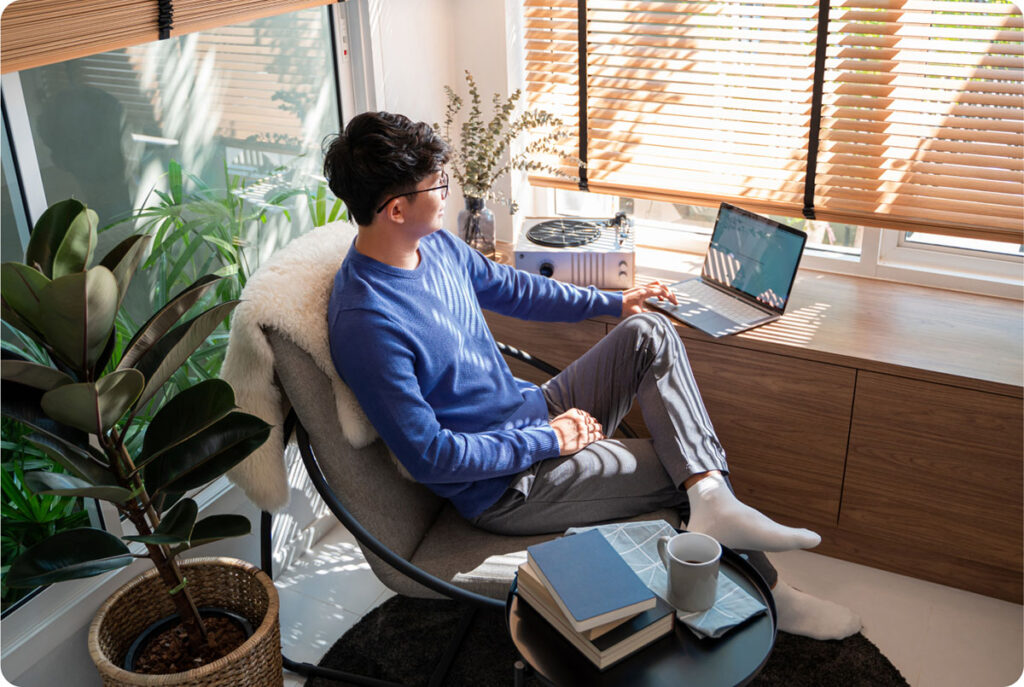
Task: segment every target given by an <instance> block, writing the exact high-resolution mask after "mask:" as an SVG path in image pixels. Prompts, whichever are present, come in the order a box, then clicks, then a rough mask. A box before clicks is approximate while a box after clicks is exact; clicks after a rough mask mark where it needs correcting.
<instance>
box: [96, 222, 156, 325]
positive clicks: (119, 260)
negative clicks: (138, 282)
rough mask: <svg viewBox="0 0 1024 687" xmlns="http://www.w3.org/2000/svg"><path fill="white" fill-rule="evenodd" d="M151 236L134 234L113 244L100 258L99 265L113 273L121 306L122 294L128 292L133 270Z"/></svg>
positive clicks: (118, 302) (119, 305)
mask: <svg viewBox="0 0 1024 687" xmlns="http://www.w3.org/2000/svg"><path fill="white" fill-rule="evenodd" d="M151 240H152V237H150V236H146V235H145V234H134V235H132V236H129V237H128V238H126V239H125V240H124V241H122V242H121V243H119V244H117V245H116V246H114V247H113V248H112V249H111V250H110V252H109V253H107V254H106V255H105V256H103V259H102V260H100V265H102V266H103V267H106V268H107V269H108V270H110V271H111V272H113V273H114V279H116V280H117V292H118V296H117V305H118V307H121V303H122V302H124V296H125V294H126V293H127V292H128V285H129V284H130V283H131V281H132V277H133V276H134V275H135V270H136V268H138V266H139V261H141V260H142V256H143V254H144V253H145V252H146V248H147V247H148V246H149V244H150V241H151Z"/></svg>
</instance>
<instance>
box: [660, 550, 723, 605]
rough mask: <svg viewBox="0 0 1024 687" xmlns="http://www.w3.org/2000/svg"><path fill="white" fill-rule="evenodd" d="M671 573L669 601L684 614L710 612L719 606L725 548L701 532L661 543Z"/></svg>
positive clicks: (666, 565)
mask: <svg viewBox="0 0 1024 687" xmlns="http://www.w3.org/2000/svg"><path fill="white" fill-rule="evenodd" d="M658 554H659V555H660V556H661V562H662V563H663V564H664V565H665V570H666V571H667V572H668V600H669V603H671V604H672V605H673V606H675V607H676V608H677V609H679V610H680V611H706V610H707V609H709V608H711V607H712V606H713V605H714V603H715V592H716V591H717V589H718V562H719V561H720V560H721V558H722V545H721V544H719V543H718V542H717V541H716V540H715V539H714V538H712V537H709V536H708V535H706V534H701V533H699V532H682V533H680V534H677V535H675V536H673V537H660V538H659V539H658Z"/></svg>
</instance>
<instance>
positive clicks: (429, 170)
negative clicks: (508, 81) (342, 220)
mask: <svg viewBox="0 0 1024 687" xmlns="http://www.w3.org/2000/svg"><path fill="white" fill-rule="evenodd" d="M448 152H449V151H448V147H447V145H446V144H445V143H444V141H443V140H441V139H440V138H439V137H438V136H437V135H436V134H435V133H434V132H433V131H432V130H431V128H430V127H429V126H428V125H426V124H424V123H418V124H417V123H413V122H412V121H410V120H409V119H407V118H406V117H403V116H401V115H395V114H389V113H386V112H379V113H365V114H362V115H359V116H357V117H355V118H354V119H352V121H351V122H350V123H349V125H348V126H347V127H346V129H345V131H344V132H343V133H342V134H341V135H340V136H338V137H337V138H336V139H334V140H333V141H332V142H331V144H330V145H329V148H328V150H327V152H326V155H325V158H324V173H325V175H326V177H327V179H328V182H329V184H330V187H331V190H332V191H333V192H334V194H335V195H336V196H338V197H339V198H341V199H342V200H343V201H344V202H345V204H346V206H347V207H348V210H349V213H350V214H351V217H352V218H353V219H354V220H355V222H356V224H357V225H358V228H359V229H358V235H357V237H356V239H355V241H354V242H353V245H352V247H351V249H350V250H349V253H348V255H347V257H346V258H345V260H344V261H343V263H342V265H341V267H340V269H339V270H338V273H337V276H336V277H335V282H334V288H333V291H332V293H331V298H330V306H329V308H328V331H329V334H330V342H331V355H332V358H333V360H334V365H335V367H336V368H337V370H338V373H339V375H341V377H342V379H344V381H345V382H346V383H347V384H348V385H349V387H350V388H351V389H352V391H353V392H354V393H355V395H356V397H357V398H358V400H359V402H360V404H361V405H362V407H363V410H364V411H365V412H366V414H367V416H368V418H369V419H370V421H371V422H372V423H373V425H374V427H375V428H376V429H377V431H378V433H379V434H380V436H381V438H382V439H383V440H384V441H385V443H386V444H387V445H388V447H389V448H390V449H391V451H392V452H393V453H394V454H395V456H396V457H397V458H398V460H399V461H400V462H401V464H402V465H403V466H404V467H405V469H406V470H407V471H408V472H409V474H410V475H411V476H412V477H413V478H414V479H416V480H417V481H419V482H421V483H423V484H425V485H426V486H427V487H429V488H430V489H431V490H433V491H434V492H435V493H437V494H438V495H440V496H442V497H444V498H447V499H448V500H450V501H451V502H452V504H453V505H454V506H455V507H456V508H457V509H458V511H459V512H460V513H461V514H462V515H463V517H465V518H466V519H468V520H470V521H471V522H473V523H474V524H476V525H477V526H479V527H482V528H485V529H488V530H491V531H495V532H500V533H506V534H530V533H546V532H561V531H564V530H565V529H566V528H567V527H570V526H580V525H587V524H592V523H597V522H603V521H609V520H616V519H623V518H626V517H629V516H632V515H637V514H639V513H644V512H648V511H650V510H653V509H656V508H664V507H674V508H676V509H677V510H679V512H680V513H681V516H682V518H683V520H684V521H685V522H686V524H687V527H688V529H691V530H695V531H700V532H704V533H706V534H709V535H711V536H713V537H715V538H716V539H718V540H719V541H721V542H722V543H723V544H725V545H727V546H730V547H733V548H738V549H743V550H749V551H750V552H751V553H749V554H748V556H749V558H750V560H751V562H752V563H753V564H754V565H755V566H756V567H758V569H759V570H760V571H761V573H762V575H764V576H765V578H766V579H767V580H768V582H769V584H772V585H774V594H775V597H776V605H777V606H778V608H779V620H780V628H781V629H783V630H786V631H789V632H794V633H797V634H803V635H807V636H813V637H818V638H834V637H844V636H846V635H849V634H852V633H853V632H856V631H857V630H858V629H859V628H860V621H859V620H858V619H857V618H856V616H854V615H853V614H852V613H851V612H850V611H848V610H847V609H845V608H842V607H840V606H837V605H836V604H833V603H831V602H828V601H822V600H820V599H816V598H814V597H811V596H808V595H806V594H803V593H801V592H799V591H797V590H795V589H793V588H792V587H789V586H788V585H785V584H784V583H781V582H780V583H777V584H776V582H777V575H776V573H775V570H774V568H773V567H772V566H771V564H770V563H769V562H768V560H767V558H766V557H765V556H764V554H763V553H761V552H763V551H784V550H790V549H797V548H810V547H813V546H816V545H817V544H818V542H819V541H820V538H819V537H818V535H816V534H815V533H813V532H811V531H809V530H805V529H795V528H790V527H785V526H783V525H780V524H778V523H776V522H773V521H772V520H770V519H769V518H768V517H766V516H764V515H763V514H761V513H760V512H758V511H756V510H754V509H753V508H750V507H749V506H747V505H745V504H743V503H741V502H740V501H739V500H738V499H736V497H735V496H734V495H733V493H732V489H731V486H730V484H729V482H728V479H727V474H728V465H727V463H726V461H725V452H724V451H723V450H722V447H721V445H720V444H719V442H718V439H717V437H716V436H715V433H714V429H713V427H712V425H711V421H710V419H709V418H708V416H707V413H706V411H705V410H704V405H703V403H702V401H701V399H700V394H699V392H698V391H697V386H696V383H695V382H694V379H693V375H692V372H691V371H690V367H689V363H688V361H687V358H686V353H685V351H684V350H683V345H682V341H681V340H680V338H679V337H678V336H677V335H676V333H675V331H674V329H673V328H672V326H671V325H670V324H669V323H668V321H667V320H666V319H665V318H664V317H663V316H661V315H657V314H652V313H646V312H645V311H644V306H643V304H644V300H645V299H647V298H649V297H652V296H654V297H657V298H660V299H664V298H668V299H669V300H672V301H673V302H674V301H675V297H674V296H673V295H672V293H671V292H670V291H669V290H668V289H667V288H666V287H665V286H663V285H661V284H659V283H658V282H654V283H652V284H649V285H647V286H639V287H635V288H632V289H627V290H626V291H624V292H621V293H609V292H602V291H598V290H597V289H595V288H593V287H591V288H586V289H584V288H580V287H576V286H572V285H569V284H563V283H560V282H557V281H555V280H551V279H545V278H543V277H539V276H536V275H530V274H526V273H524V272H519V271H517V270H515V269H513V268H511V267H509V266H507V265H498V264H496V263H494V262H491V261H489V260H487V259H486V258H484V257H483V256H482V255H480V254H479V253H478V252H476V251H474V250H472V249H470V248H469V247H468V246H467V245H466V244H464V243H463V242H461V241H459V240H458V239H457V238H455V237H454V236H452V235H451V234H450V233H449V232H447V231H439V230H440V229H441V228H442V221H443V218H444V210H445V199H446V198H447V194H448V177H447V174H446V173H445V172H444V165H445V163H446V162H447V160H448ZM481 308H485V309H489V310H494V311H496V312H499V313H502V314H505V315H509V316H512V317H518V318H521V319H528V320H543V321H566V322H573V321H580V320H583V319H586V318H589V317H595V316H598V315H614V316H622V317H625V318H626V319H625V320H623V322H622V323H621V324H620V325H619V326H617V327H616V328H615V329H614V330H613V331H612V332H611V333H609V334H608V336H606V337H605V338H604V339H603V340H602V341H600V342H599V343H598V344H597V345H595V346H594V348H592V349H591V350H590V351H588V352H587V353H586V354H585V355H584V356H582V357H581V358H580V359H579V360H577V361H575V362H574V363H573V364H572V365H570V366H569V367H568V368H567V369H566V370H564V371H563V372H562V373H561V374H559V375H557V376H556V377H554V378H553V379H552V380H550V381H549V382H548V383H546V384H545V385H544V386H543V387H537V386H535V385H533V384H529V383H527V382H524V381H521V380H518V379H516V378H514V377H513V376H512V374H511V373H510V372H509V369H508V366H507V365H506V364H505V362H504V360H503V359H502V357H501V354H500V353H499V352H498V350H497V347H496V346H495V343H494V339H493V337H492V336H491V334H490V331H489V330H488V328H487V325H486V323H485V321H484V319H483V315H482V312H481ZM634 398H636V399H637V400H638V402H639V405H640V407H641V409H642V411H643V414H644V419H645V422H646V423H647V425H648V428H649V429H650V430H651V434H652V437H653V438H652V439H650V440H624V441H617V440H611V439H607V438H606V437H605V429H606V428H607V430H608V433H609V434H611V433H613V431H614V428H615V427H616V426H617V425H618V424H619V422H620V421H621V420H622V418H623V416H624V415H625V413H626V412H627V411H628V410H629V408H630V406H631V404H632V402H633V400H634Z"/></svg>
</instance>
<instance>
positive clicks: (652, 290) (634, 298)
mask: <svg viewBox="0 0 1024 687" xmlns="http://www.w3.org/2000/svg"><path fill="white" fill-rule="evenodd" d="M652 296H653V297H655V298H657V299H658V300H659V301H663V300H665V299H666V298H667V299H668V300H669V302H671V303H672V305H679V301H677V300H676V295H675V294H674V293H672V291H670V290H669V288H668V287H667V286H665V285H664V284H662V283H661V282H659V281H652V282H651V283H650V284H648V285H647V286H634V287H633V288H631V289H626V290H625V291H623V292H622V316H623V317H629V316H630V315H636V314H638V313H642V312H645V309H644V301H645V300H647V299H648V298H651V297H652Z"/></svg>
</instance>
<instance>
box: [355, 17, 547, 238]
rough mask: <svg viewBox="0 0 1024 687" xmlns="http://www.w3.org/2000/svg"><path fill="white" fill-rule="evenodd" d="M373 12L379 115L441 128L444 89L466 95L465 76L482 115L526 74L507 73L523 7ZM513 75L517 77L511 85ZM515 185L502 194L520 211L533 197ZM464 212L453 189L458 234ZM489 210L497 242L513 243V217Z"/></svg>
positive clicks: (506, 183) (451, 219)
mask: <svg viewBox="0 0 1024 687" xmlns="http://www.w3.org/2000/svg"><path fill="white" fill-rule="evenodd" d="M368 5H369V7H370V10H369V12H368V15H369V20H370V22H371V23H372V28H371V40H372V41H373V42H374V51H373V53H374V54H373V55H372V56H371V57H370V59H373V60H376V61H377V64H376V70H375V73H376V75H377V77H378V78H380V79H381V84H379V85H378V88H377V92H378V93H379V94H380V96H381V99H380V101H379V102H377V103H376V105H377V107H378V108H380V109H384V110H388V111H391V112H398V113H401V114H404V115H406V116H408V117H410V118H411V119H414V120H416V121H425V122H428V123H431V124H433V123H434V122H441V121H443V118H444V108H445V104H446V100H445V96H444V86H445V85H449V86H451V87H452V88H454V89H455V90H456V92H458V93H459V94H460V95H462V96H464V97H465V96H467V95H468V94H467V92H466V82H465V76H464V71H465V70H466V69H468V70H469V71H470V72H472V74H473V77H474V79H475V80H476V82H477V85H478V86H479V88H480V93H481V96H482V98H483V100H484V104H485V109H484V113H485V116H487V115H488V113H489V112H490V109H489V108H490V100H491V95H492V94H494V93H500V94H501V95H502V97H508V95H509V94H510V93H511V92H512V91H513V90H515V88H516V87H518V85H519V83H516V81H521V70H519V69H512V70H510V69H509V55H513V56H517V55H518V54H519V51H518V50H515V49H513V50H511V51H510V49H509V46H510V41H514V42H515V45H518V34H519V31H518V28H517V25H518V24H519V21H518V20H517V19H516V17H518V15H519V12H520V1H519V0H386V1H385V0H369V2H368ZM510 74H513V75H518V78H513V79H512V81H513V83H510V76H509V75H510ZM514 182H515V183H516V187H515V188H514V186H513V183H514ZM518 186H519V184H518V179H511V178H510V177H509V176H505V177H503V178H502V179H501V181H500V182H499V183H498V186H497V188H498V190H500V191H501V192H502V193H504V194H505V195H507V196H511V197H516V198H517V199H518V200H519V201H520V204H521V205H522V204H524V202H526V201H527V200H528V198H525V197H524V196H525V195H526V194H525V193H523V192H522V191H521V189H520V188H518ZM513 189H514V190H513ZM513 193H515V196H512V194H513ZM462 207H463V199H462V194H461V190H460V189H458V188H455V187H454V186H453V187H452V193H451V195H450V196H449V197H448V210H447V213H446V215H445V227H446V228H448V229H450V230H454V229H455V224H456V222H455V218H456V215H457V214H458V211H459V210H460V209H461V208H462ZM491 209H492V210H493V211H494V215H495V224H496V226H497V233H498V238H499V239H502V240H507V241H509V240H511V238H512V236H513V226H514V222H513V218H512V217H511V216H510V215H509V213H508V211H507V210H506V209H505V208H503V207H500V206H497V205H496V204H493V203H492V204H491ZM522 214H523V213H522V212H520V213H519V216H521V215H522Z"/></svg>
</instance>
